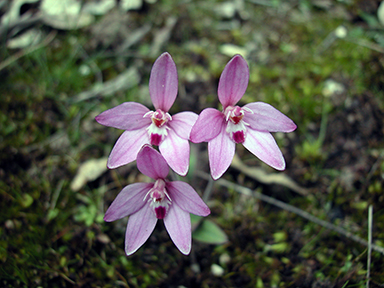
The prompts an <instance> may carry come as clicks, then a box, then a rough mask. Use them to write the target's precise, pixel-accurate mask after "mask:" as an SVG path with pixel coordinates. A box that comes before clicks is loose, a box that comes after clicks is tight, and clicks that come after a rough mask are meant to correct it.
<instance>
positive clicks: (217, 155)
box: [208, 127, 236, 180]
mask: <svg viewBox="0 0 384 288" xmlns="http://www.w3.org/2000/svg"><path fill="white" fill-rule="evenodd" d="M235 147H236V143H235V142H233V141H232V140H231V138H229V136H228V134H227V133H226V132H225V127H223V128H222V131H221V133H220V134H219V135H218V136H217V137H216V138H214V139H212V140H211V141H209V142H208V156H209V166H210V169H211V175H212V178H213V180H217V179H219V178H220V177H221V176H222V175H223V174H224V172H225V171H227V169H228V167H229V166H230V165H231V162H232V159H233V156H234V155H235Z"/></svg>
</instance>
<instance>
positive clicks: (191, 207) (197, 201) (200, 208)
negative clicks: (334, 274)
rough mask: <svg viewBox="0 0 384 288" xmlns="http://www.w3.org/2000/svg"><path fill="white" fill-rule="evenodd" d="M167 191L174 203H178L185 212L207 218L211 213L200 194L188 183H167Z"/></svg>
mask: <svg viewBox="0 0 384 288" xmlns="http://www.w3.org/2000/svg"><path fill="white" fill-rule="evenodd" d="M166 189H167V191H168V193H169V196H170V197H171V199H172V201H173V203H176V204H177V206H179V207H180V208H181V209H183V210H184V211H186V212H188V213H192V214H195V215H199V216H207V215H209V214H210V213H211V211H210V210H209V208H208V206H207V205H206V204H205V203H204V201H203V200H202V199H201V198H200V196H199V194H197V192H196V191H195V189H193V188H192V187H191V185H189V184H188V183H185V182H182V181H173V182H167V183H166Z"/></svg>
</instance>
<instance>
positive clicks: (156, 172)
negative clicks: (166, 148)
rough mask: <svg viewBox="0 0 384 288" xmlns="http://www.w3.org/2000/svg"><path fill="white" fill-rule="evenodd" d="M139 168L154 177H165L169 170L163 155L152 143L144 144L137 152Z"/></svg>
mask: <svg viewBox="0 0 384 288" xmlns="http://www.w3.org/2000/svg"><path fill="white" fill-rule="evenodd" d="M137 169H139V171H140V172H141V173H143V174H144V175H147V176H148V177H151V178H152V179H164V178H165V177H167V175H168V172H169V167H168V165H167V162H165V160H164V158H163V156H161V154H160V153H159V152H158V151H157V150H155V149H154V148H152V146H150V145H144V146H143V148H141V150H140V151H139V153H138V154H137Z"/></svg>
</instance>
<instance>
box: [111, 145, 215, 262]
mask: <svg viewBox="0 0 384 288" xmlns="http://www.w3.org/2000/svg"><path fill="white" fill-rule="evenodd" d="M137 168H138V169H139V170H140V172H141V173H143V174H145V175H147V176H148V177H150V178H152V179H154V180H155V183H135V184H131V185H128V186H126V187H125V188H124V189H123V190H122V191H121V192H120V193H119V194H118V195H117V197H116V199H115V200H114V201H113V202H112V204H111V206H110V207H109V208H108V210H107V212H106V213H105V216H104V220H105V221H107V222H110V221H115V220H117V219H121V218H123V217H126V216H128V215H131V216H130V217H129V219H128V225H127V231H126V234H125V252H126V254H127V256H129V255H131V254H133V253H134V252H136V251H137V249H139V248H140V247H141V246H142V245H143V244H144V242H145V241H147V239H148V238H149V236H150V235H151V233H152V231H153V229H154V228H155V225H156V223H157V219H163V220H164V225H165V228H166V229H167V231H168V233H169V236H170V237H171V239H172V241H173V243H174V244H175V245H176V247H177V248H178V249H179V250H180V252H181V253H183V254H185V255H187V254H189V252H190V251H191V219H190V216H189V213H192V214H195V215H199V216H207V215H209V214H210V213H211V211H210V210H209V208H208V206H207V205H206V204H205V203H204V202H203V200H202V199H201V198H200V196H199V195H198V194H197V193H196V191H195V190H194V189H193V188H192V187H191V186H190V185H189V184H187V183H185V182H182V181H173V182H170V181H167V180H166V179H165V178H166V177H167V175H168V172H169V167H168V165H167V162H166V161H165V160H164V158H163V157H162V156H161V154H160V153H159V152H157V151H156V150H155V149H153V148H152V147H151V146H149V145H144V146H143V148H142V149H141V150H140V151H139V153H138V155H137Z"/></svg>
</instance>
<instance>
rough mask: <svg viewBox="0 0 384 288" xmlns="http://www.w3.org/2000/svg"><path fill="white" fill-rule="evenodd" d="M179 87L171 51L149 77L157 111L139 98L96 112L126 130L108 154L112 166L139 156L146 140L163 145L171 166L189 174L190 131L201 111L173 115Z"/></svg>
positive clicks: (105, 122) (104, 120)
mask: <svg viewBox="0 0 384 288" xmlns="http://www.w3.org/2000/svg"><path fill="white" fill-rule="evenodd" d="M177 90H178V79H177V69H176V65H175V62H174V61H173V59H172V57H171V55H170V54H169V53H163V54H161V55H160V57H159V58H157V60H156V61H155V63H154V64H153V67H152V71H151V75H150V79H149V94H150V96H151V100H152V103H153V106H154V107H155V111H150V110H149V109H148V108H147V107H145V106H144V105H142V104H139V103H136V102H125V103H123V104H120V105H119V106H116V107H114V108H112V109H109V110H107V111H104V112H103V113H101V114H100V115H98V116H96V121H97V122H99V123H100V124H102V125H104V126H109V127H114V128H118V129H122V130H126V131H124V132H123V134H122V135H121V136H120V138H119V139H118V140H117V142H116V144H115V146H114V147H113V149H112V151H111V154H110V155H109V158H108V163H107V166H108V168H109V169H113V168H117V167H120V166H122V165H125V164H128V163H130V162H132V161H135V160H136V157H137V153H138V152H139V150H140V148H141V147H142V146H143V145H144V144H151V145H156V146H159V150H160V152H161V154H162V155H163V157H164V158H165V160H166V161H167V163H168V164H169V166H170V167H171V168H172V169H173V170H174V171H175V172H176V173H178V174H179V175H182V176H185V175H186V174H187V172H188V167H189V152H190V151H189V149H190V147H189V142H188V139H189V134H190V131H191V128H192V126H193V124H194V123H195V122H196V119H197V114H195V113H193V112H181V113H177V114H175V115H173V116H171V115H170V114H169V113H168V111H169V109H170V108H171V106H172V104H173V102H174V101H175V99H176V96H177Z"/></svg>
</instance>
